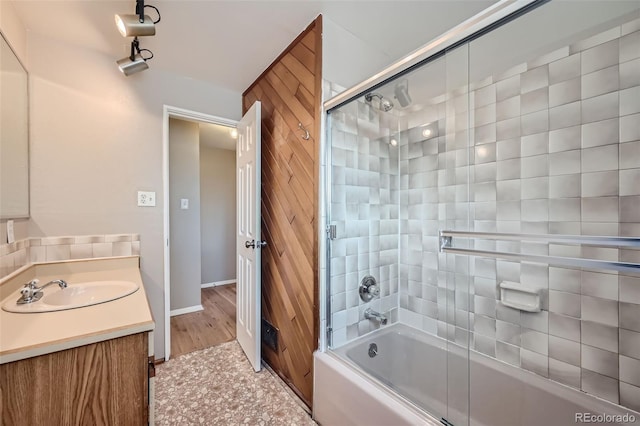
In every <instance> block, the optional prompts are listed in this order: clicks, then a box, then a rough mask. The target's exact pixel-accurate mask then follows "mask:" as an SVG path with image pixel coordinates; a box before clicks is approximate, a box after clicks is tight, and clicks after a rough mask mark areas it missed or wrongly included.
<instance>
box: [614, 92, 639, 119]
mask: <svg viewBox="0 0 640 426" xmlns="http://www.w3.org/2000/svg"><path fill="white" fill-rule="evenodd" d="M619 93H620V115H621V116H624V115H630V114H636V113H639V112H640V86H634V87H630V88H628V89H624V90H621V91H620V92H619Z"/></svg>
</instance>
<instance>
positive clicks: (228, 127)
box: [163, 106, 237, 360]
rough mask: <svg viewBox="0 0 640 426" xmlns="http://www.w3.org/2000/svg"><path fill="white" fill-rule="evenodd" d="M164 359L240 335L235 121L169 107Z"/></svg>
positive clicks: (165, 168) (165, 155)
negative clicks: (237, 284) (236, 322)
mask: <svg viewBox="0 0 640 426" xmlns="http://www.w3.org/2000/svg"><path fill="white" fill-rule="evenodd" d="M163 125H164V129H163V139H164V140H163V180H164V200H166V201H165V203H164V240H165V244H164V277H165V278H164V305H165V309H164V311H165V312H164V313H165V321H164V337H165V360H169V358H170V357H175V356H179V355H182V354H185V353H188V352H192V351H195V350H199V349H204V348H207V347H211V346H215V345H218V344H220V343H223V342H227V341H230V340H233V339H235V337H236V324H235V319H236V289H235V281H236V277H235V275H236V266H235V257H236V240H235V227H236V199H235V197H236V188H235V185H236V179H235V161H236V152H235V138H236V137H237V131H236V126H237V122H236V121H235V120H229V119H225V118H220V117H216V116H211V115H206V114H202V113H198V112H195V111H188V110H184V109H181V108H175V107H171V106H165V107H164V119H163Z"/></svg>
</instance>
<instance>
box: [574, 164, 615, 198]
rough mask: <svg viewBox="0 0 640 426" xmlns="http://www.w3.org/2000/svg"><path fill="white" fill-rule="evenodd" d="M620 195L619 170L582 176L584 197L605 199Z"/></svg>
mask: <svg viewBox="0 0 640 426" xmlns="http://www.w3.org/2000/svg"><path fill="white" fill-rule="evenodd" d="M583 159H584V156H583ZM618 193H619V185H618V171H617V170H615V171H608V172H595V173H583V174H582V196H583V197H605V196H612V195H618Z"/></svg>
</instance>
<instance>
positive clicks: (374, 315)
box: [364, 308, 387, 325]
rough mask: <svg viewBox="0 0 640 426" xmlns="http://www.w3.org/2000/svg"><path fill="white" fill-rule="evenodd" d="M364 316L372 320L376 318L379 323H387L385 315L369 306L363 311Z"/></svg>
mask: <svg viewBox="0 0 640 426" xmlns="http://www.w3.org/2000/svg"><path fill="white" fill-rule="evenodd" d="M364 317H365V318H366V319H368V320H370V319H372V320H376V321H379V322H380V324H382V325H386V324H387V317H386V316H385V315H383V314H381V313H380V312H376V311H374V310H373V309H371V308H367V309H366V310H365V311H364Z"/></svg>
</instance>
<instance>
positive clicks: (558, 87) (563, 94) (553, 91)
mask: <svg viewBox="0 0 640 426" xmlns="http://www.w3.org/2000/svg"><path fill="white" fill-rule="evenodd" d="M580 87H581V79H580V78H573V79H571V80H566V81H562V82H560V83H556V84H552V85H551V86H549V107H556V106H559V105H564V104H568V103H571V102H575V101H579V100H580V99H581V89H580Z"/></svg>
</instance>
